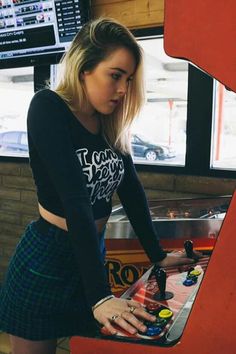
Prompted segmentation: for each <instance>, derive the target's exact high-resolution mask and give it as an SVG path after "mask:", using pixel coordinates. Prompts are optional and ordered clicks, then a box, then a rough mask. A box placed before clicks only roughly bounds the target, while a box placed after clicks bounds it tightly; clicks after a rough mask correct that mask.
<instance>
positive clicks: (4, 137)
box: [0, 130, 28, 153]
mask: <svg viewBox="0 0 236 354" xmlns="http://www.w3.org/2000/svg"><path fill="white" fill-rule="evenodd" d="M0 149H1V150H3V151H9V152H11V151H12V152H19V153H21V152H22V153H27V152H28V139H27V133H26V132H25V131H20V130H14V131H12V130H11V131H7V132H4V133H0Z"/></svg>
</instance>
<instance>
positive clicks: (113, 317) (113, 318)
mask: <svg viewBox="0 0 236 354" xmlns="http://www.w3.org/2000/svg"><path fill="white" fill-rule="evenodd" d="M119 317H120V316H119V315H113V316H112V317H111V320H112V321H113V322H115V320H117V318H119Z"/></svg>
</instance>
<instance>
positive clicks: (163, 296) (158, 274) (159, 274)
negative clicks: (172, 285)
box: [153, 268, 174, 300]
mask: <svg viewBox="0 0 236 354" xmlns="http://www.w3.org/2000/svg"><path fill="white" fill-rule="evenodd" d="M153 273H154V276H155V278H156V282H157V285H158V287H159V291H158V292H157V293H155V294H154V296H153V299H154V300H169V299H171V298H172V297H174V294H173V293H171V292H170V291H166V272H165V271H164V269H162V268H154V272H153Z"/></svg>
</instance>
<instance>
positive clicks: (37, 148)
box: [0, 19, 193, 354]
mask: <svg viewBox="0 0 236 354" xmlns="http://www.w3.org/2000/svg"><path fill="white" fill-rule="evenodd" d="M62 66H63V75H62V76H61V79H60V81H59V84H58V86H57V88H56V89H55V91H51V90H42V91H40V92H38V93H36V94H35V96H34V98H33V99H32V102H31V104H30V107H29V111H28V120H27V122H28V141H29V153H30V165H31V168H32V172H33V176H34V180H35V184H36V187H37V195H38V202H39V213H40V218H39V219H38V220H37V221H34V222H32V223H30V225H28V227H27V229H26V231H25V234H24V235H23V237H22V238H21V240H20V242H19V244H18V246H17V248H16V252H15V254H14V256H13V257H12V259H11V262H10V266H9V269H8V274H7V277H6V281H5V284H4V286H3V289H2V292H1V301H0V328H1V329H2V330H4V331H6V332H7V333H9V334H10V338H11V343H12V348H13V353H14V354H31V353H32V354H37V353H43V354H52V353H55V347H56V339H57V338H59V337H65V336H73V335H76V334H79V333H81V331H87V330H90V329H91V328H92V327H93V323H94V322H95V321H94V319H96V321H97V322H98V323H99V324H100V325H102V326H105V327H106V328H107V329H108V330H109V331H110V332H111V334H115V333H116V330H115V327H114V326H113V324H114V323H115V324H116V325H118V326H120V327H122V328H124V329H126V330H127V331H128V332H130V333H135V332H137V331H141V332H145V330H146V327H145V326H144V325H143V322H142V321H143V320H149V321H155V317H153V316H151V315H150V314H148V313H147V312H146V311H145V309H144V308H143V307H142V306H141V305H140V304H139V303H138V302H136V301H133V300H124V299H118V298H115V297H114V296H113V295H112V293H111V289H110V286H109V284H108V280H107V276H106V273H105V268H104V256H105V248H104V231H105V226H106V223H107V220H108V218H109V215H110V213H111V198H112V195H113V193H114V191H117V193H118V195H119V198H120V200H121V202H122V204H123V206H124V209H125V211H126V213H127V215H128V217H129V220H130V222H131V224H132V226H133V228H134V230H135V232H136V234H137V236H138V237H139V240H140V242H141V244H142V246H143V248H144V250H145V251H146V253H147V255H148V257H149V258H150V261H151V262H153V263H154V262H155V263H158V264H159V265H160V266H170V265H179V264H183V263H192V262H193V261H192V260H190V259H188V258H186V255H185V254H184V253H176V252H174V253H170V254H168V255H167V254H166V253H165V252H164V251H163V249H162V248H161V246H160V245H159V242H158V239H157V237H156V234H155V230H154V228H153V225H152V221H151V217H150V214H149V209H148V205H147V200H146V197H145V194H144V191H143V188H142V186H141V184H140V182H139V180H138V178H137V175H136V172H135V168H134V165H133V162H132V158H131V156H130V144H129V138H128V137H129V127H130V125H131V123H132V121H133V119H134V117H135V116H136V115H137V113H138V112H139V110H140V107H141V105H142V102H143V89H142V52H141V49H140V47H139V45H138V44H137V42H136V40H135V38H134V37H133V36H132V34H131V33H130V32H129V31H128V30H127V29H126V28H125V27H124V26H122V25H121V24H119V23H118V22H116V21H114V20H111V19H97V20H94V21H91V22H89V23H87V24H86V25H85V26H84V27H83V28H82V29H81V30H80V32H79V33H78V34H77V35H76V37H75V38H74V40H73V42H72V44H71V47H70V49H69V51H68V52H67V54H66V55H65V56H64V58H63V60H62Z"/></svg>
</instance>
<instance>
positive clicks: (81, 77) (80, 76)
mask: <svg viewBox="0 0 236 354" xmlns="http://www.w3.org/2000/svg"><path fill="white" fill-rule="evenodd" d="M79 79H80V81H84V71H82V72H81V73H80V74H79Z"/></svg>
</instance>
